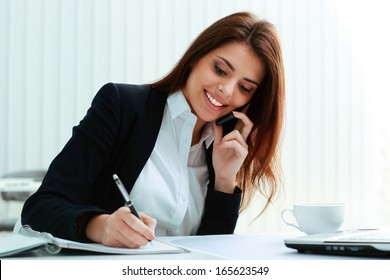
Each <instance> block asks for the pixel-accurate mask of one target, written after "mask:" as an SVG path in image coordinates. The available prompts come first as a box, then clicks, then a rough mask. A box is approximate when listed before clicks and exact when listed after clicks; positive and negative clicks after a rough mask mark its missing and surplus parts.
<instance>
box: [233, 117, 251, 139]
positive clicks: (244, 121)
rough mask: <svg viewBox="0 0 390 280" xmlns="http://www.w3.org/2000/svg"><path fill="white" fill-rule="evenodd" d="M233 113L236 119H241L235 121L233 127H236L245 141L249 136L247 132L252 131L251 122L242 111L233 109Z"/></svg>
mask: <svg viewBox="0 0 390 280" xmlns="http://www.w3.org/2000/svg"><path fill="white" fill-rule="evenodd" d="M233 115H234V117H236V118H237V119H240V120H241V121H238V122H237V125H236V127H235V129H237V130H238V131H239V132H240V133H241V135H242V137H244V139H245V141H246V139H247V138H248V136H249V133H250V132H251V131H252V128H253V122H252V121H251V120H250V119H249V118H248V116H247V115H245V114H244V113H242V112H236V111H234V112H233Z"/></svg>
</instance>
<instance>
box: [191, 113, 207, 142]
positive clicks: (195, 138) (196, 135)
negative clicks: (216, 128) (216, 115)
mask: <svg viewBox="0 0 390 280" xmlns="http://www.w3.org/2000/svg"><path fill="white" fill-rule="evenodd" d="M205 124H206V122H205V121H203V120H199V118H198V119H197V120H196V123H195V127H194V131H193V132H192V142H191V146H193V145H195V144H198V143H199V141H200V137H201V135H202V130H203V127H204V125H205Z"/></svg>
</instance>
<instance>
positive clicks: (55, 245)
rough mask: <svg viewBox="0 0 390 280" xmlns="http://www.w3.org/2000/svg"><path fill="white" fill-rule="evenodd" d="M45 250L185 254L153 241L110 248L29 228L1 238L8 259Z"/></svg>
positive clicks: (0, 250) (1, 252)
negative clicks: (141, 245) (133, 247)
mask: <svg viewBox="0 0 390 280" xmlns="http://www.w3.org/2000/svg"><path fill="white" fill-rule="evenodd" d="M42 248H43V249H44V250H46V251H47V252H49V253H51V254H57V253H58V252H60V251H61V249H73V250H83V251H90V252H97V253H105V254H122V255H143V254H167V253H170V254H172V253H183V252H184V250H183V249H181V248H180V247H177V246H174V245H170V244H166V243H163V242H160V241H156V240H153V241H151V243H149V244H147V245H146V246H143V247H140V248H136V249H132V248H117V247H109V246H105V245H102V244H98V243H82V242H75V241H71V240H66V239H62V238H57V237H53V236H52V235H51V234H49V233H45V232H37V231H34V230H32V229H31V228H29V227H26V226H24V227H22V228H21V229H20V231H19V234H17V233H13V234H10V235H7V236H5V237H1V238H0V257H8V256H13V255H16V254H20V253H24V252H28V251H31V250H36V249H42Z"/></svg>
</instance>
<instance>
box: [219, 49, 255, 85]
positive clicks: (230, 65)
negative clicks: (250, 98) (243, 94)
mask: <svg viewBox="0 0 390 280" xmlns="http://www.w3.org/2000/svg"><path fill="white" fill-rule="evenodd" d="M217 57H218V58H219V59H222V60H223V61H224V62H225V63H226V65H227V66H228V67H229V68H230V69H232V71H235V69H234V67H233V65H232V64H231V63H230V61H229V60H227V59H226V58H224V57H222V56H219V55H217ZM244 80H245V81H248V82H250V83H252V84H254V85H256V86H257V87H258V86H259V84H258V83H257V82H255V81H253V80H251V79H249V78H244Z"/></svg>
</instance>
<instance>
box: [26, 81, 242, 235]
mask: <svg viewBox="0 0 390 280" xmlns="http://www.w3.org/2000/svg"><path fill="white" fill-rule="evenodd" d="M167 96H168V94H167V93H164V92H159V91H157V90H156V89H154V88H152V87H150V86H146V85H127V84H113V83H110V84H106V85H104V86H103V87H102V88H101V89H100V90H99V92H98V93H97V94H96V96H95V98H94V99H93V101H92V105H91V107H90V109H89V110H88V112H87V114H86V116H85V117H84V119H83V120H82V121H81V122H80V124H79V125H78V126H76V127H74V128H73V134H72V137H71V138H70V140H69V141H68V142H67V144H66V145H65V147H64V148H63V150H62V151H61V152H60V153H59V154H58V156H57V157H56V158H55V159H54V160H53V162H52V163H51V164H50V166H49V168H48V172H47V174H46V176H45V178H44V180H43V182H42V185H41V186H40V188H39V189H38V191H37V192H36V193H35V194H33V195H32V196H31V197H30V198H28V199H27V201H26V202H25V204H24V206H23V210H22V224H23V225H24V224H28V225H30V226H31V227H32V228H33V229H35V230H39V231H45V232H50V233H52V234H53V235H55V236H57V237H61V238H67V239H71V240H77V241H88V239H87V238H86V236H85V227H86V225H87V223H88V221H89V219H90V218H91V217H92V216H94V215H97V214H103V213H107V214H109V213H112V212H114V211H116V210H117V209H118V208H119V207H121V206H123V205H124V201H123V197H121V194H120V192H119V191H118V189H117V187H116V186H115V185H114V181H113V179H112V174H114V173H116V174H118V176H119V177H120V178H121V179H122V181H123V183H124V185H125V186H126V187H127V188H128V191H129V192H130V191H131V188H132V186H133V185H134V183H135V181H136V179H137V177H138V175H139V173H140V172H141V171H142V169H143V166H144V165H145V163H146V162H147V160H148V158H149V156H150V154H151V152H152V150H153V148H154V145H155V142H156V139H157V135H158V132H159V129H160V125H161V121H162V117H163V112H164V108H165V104H166V100H167ZM211 154H212V147H210V148H209V149H208V150H207V151H206V157H207V163H208V169H209V177H210V180H209V181H210V183H209V185H208V191H207V196H206V201H205V209H204V213H203V216H202V221H201V224H200V227H199V229H198V234H217V233H221V234H222V233H232V232H233V231H234V228H235V225H236V222H237V218H238V212H239V206H240V201H241V191H240V189H239V188H236V190H235V193H234V194H225V193H221V192H218V191H215V190H214V185H213V184H214V177H215V176H214V170H213V167H212V163H211ZM156 191H158V186H156Z"/></svg>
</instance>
